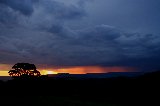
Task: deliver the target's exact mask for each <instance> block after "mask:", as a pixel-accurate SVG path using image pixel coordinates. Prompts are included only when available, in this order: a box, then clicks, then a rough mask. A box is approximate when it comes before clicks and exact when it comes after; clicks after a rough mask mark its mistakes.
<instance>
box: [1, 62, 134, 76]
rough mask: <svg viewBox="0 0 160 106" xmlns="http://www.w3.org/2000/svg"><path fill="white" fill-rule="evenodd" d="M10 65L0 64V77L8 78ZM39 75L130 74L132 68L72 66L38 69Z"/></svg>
mask: <svg viewBox="0 0 160 106" xmlns="http://www.w3.org/2000/svg"><path fill="white" fill-rule="evenodd" d="M11 67H12V65H7V64H0V76H9V75H8V71H9V70H10V69H11ZM38 70H39V71H40V72H41V75H47V74H57V73H70V74H86V73H108V72H131V71H134V70H135V69H134V68H130V67H101V66H73V67H64V68H63V67H62V68H54V67H53V68H45V69H40V68H39V69H38Z"/></svg>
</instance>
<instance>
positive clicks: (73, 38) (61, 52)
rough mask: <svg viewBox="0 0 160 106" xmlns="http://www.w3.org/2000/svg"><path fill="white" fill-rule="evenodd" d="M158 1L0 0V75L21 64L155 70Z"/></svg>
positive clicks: (77, 69)
mask: <svg viewBox="0 0 160 106" xmlns="http://www.w3.org/2000/svg"><path fill="white" fill-rule="evenodd" d="M159 5H160V1H159V0H0V68H1V69H0V70H1V71H0V74H1V73H4V71H5V72H7V70H9V69H10V68H11V66H13V65H14V64H16V63H20V62H25V63H26V62H27V63H33V64H35V65H36V66H37V67H38V69H39V70H53V71H55V70H56V71H57V72H71V73H91V72H119V71H125V72H126V71H153V70H158V69H160V66H159V64H160V57H159V54H160V47H159V44H160V36H159V33H160V30H159V28H160V21H159V19H160V14H159V10H160V7H159ZM96 70H97V71H96ZM1 75H2V74H1ZM3 75H4V74H3Z"/></svg>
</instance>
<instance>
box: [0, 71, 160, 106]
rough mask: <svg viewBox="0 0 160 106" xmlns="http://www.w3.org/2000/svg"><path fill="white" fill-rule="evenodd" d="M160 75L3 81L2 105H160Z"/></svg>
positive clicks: (1, 86)
mask: <svg viewBox="0 0 160 106" xmlns="http://www.w3.org/2000/svg"><path fill="white" fill-rule="evenodd" d="M159 85H160V72H159V71H158V72H153V73H148V74H145V75H143V76H139V77H135V78H127V77H121V78H110V79H81V80H78V79H72V78H68V79H66V78H65V79H62V78H61V79H49V78H30V79H27V78H18V79H14V80H10V81H7V82H3V81H1V82H0V95H1V99H0V106H1V104H3V105H7V104H8V105H20V106H32V105H33V106H125V105H126V106H144V105H149V104H150V105H151V106H159V105H160V89H159V88H160V87H159Z"/></svg>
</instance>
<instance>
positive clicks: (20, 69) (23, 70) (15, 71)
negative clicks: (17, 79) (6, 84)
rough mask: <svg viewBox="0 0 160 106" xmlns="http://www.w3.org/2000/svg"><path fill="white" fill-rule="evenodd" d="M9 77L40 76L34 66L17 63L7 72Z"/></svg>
mask: <svg viewBox="0 0 160 106" xmlns="http://www.w3.org/2000/svg"><path fill="white" fill-rule="evenodd" d="M8 73H9V75H10V76H13V77H14V76H22V75H28V76H40V75H41V74H40V72H39V71H38V70H37V69H36V66H35V65H34V64H29V63H17V64H15V65H14V66H13V67H12V70H10V71H9V72H8Z"/></svg>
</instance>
